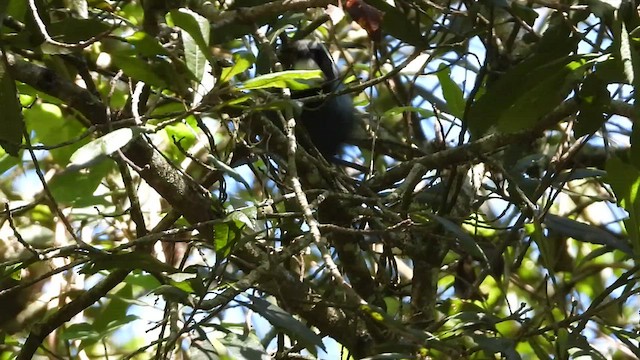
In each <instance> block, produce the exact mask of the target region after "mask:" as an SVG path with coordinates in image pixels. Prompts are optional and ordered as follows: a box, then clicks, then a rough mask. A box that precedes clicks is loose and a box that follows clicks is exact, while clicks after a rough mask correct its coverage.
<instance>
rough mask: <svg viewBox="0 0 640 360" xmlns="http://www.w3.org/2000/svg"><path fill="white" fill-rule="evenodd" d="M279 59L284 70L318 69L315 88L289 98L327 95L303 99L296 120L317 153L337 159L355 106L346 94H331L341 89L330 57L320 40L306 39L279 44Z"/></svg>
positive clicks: (352, 118)
mask: <svg viewBox="0 0 640 360" xmlns="http://www.w3.org/2000/svg"><path fill="white" fill-rule="evenodd" d="M279 58H280V61H281V63H282V64H283V66H284V67H285V68H287V69H294V70H317V69H320V70H321V71H322V74H323V75H324V82H323V83H322V85H321V86H320V87H319V88H312V89H306V90H298V91H292V93H291V97H292V98H293V99H301V98H305V97H310V96H315V95H319V94H326V95H328V96H327V97H326V98H324V99H322V100H318V101H311V102H305V103H304V104H303V106H302V111H301V112H300V115H299V116H298V118H297V120H299V121H300V122H301V123H302V126H303V127H304V128H305V129H306V131H307V133H308V134H309V138H310V140H311V142H312V143H313V145H315V147H316V148H317V149H318V151H319V152H320V154H322V156H324V158H325V159H327V160H328V161H330V162H334V163H337V162H339V159H337V157H336V155H338V153H339V152H340V150H341V147H342V145H343V144H344V143H345V141H346V140H347V139H348V138H349V136H350V134H351V132H352V131H353V128H354V124H355V108H354V106H353V101H352V99H351V97H350V96H349V94H343V95H337V96H336V95H332V94H333V93H335V92H338V91H341V90H343V89H344V88H345V87H344V85H343V84H342V83H341V82H340V79H339V74H338V69H337V67H336V64H335V62H334V61H333V58H332V57H331V55H330V54H329V52H328V51H327V49H326V47H325V46H324V45H323V44H322V43H320V42H318V41H315V40H306V39H305V40H296V41H292V42H289V43H286V44H283V46H282V47H281V49H280V55H279Z"/></svg>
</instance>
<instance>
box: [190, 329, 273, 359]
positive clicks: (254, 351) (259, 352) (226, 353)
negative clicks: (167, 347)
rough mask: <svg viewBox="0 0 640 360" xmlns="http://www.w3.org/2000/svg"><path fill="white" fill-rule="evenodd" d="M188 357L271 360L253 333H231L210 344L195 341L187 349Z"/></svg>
mask: <svg viewBox="0 0 640 360" xmlns="http://www.w3.org/2000/svg"><path fill="white" fill-rule="evenodd" d="M213 342H215V343H213ZM189 356H190V357H189V358H190V359H193V360H232V359H246V360H269V359H271V356H270V355H269V354H268V353H267V352H266V351H265V349H264V347H263V346H262V344H260V340H259V339H258V338H257V337H256V336H255V335H254V334H253V333H248V334H247V335H238V334H235V333H232V332H230V333H228V334H227V335H226V336H225V337H224V338H222V339H213V340H212V342H204V341H195V342H194V345H192V346H190V347H189Z"/></svg>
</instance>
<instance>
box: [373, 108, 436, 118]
mask: <svg viewBox="0 0 640 360" xmlns="http://www.w3.org/2000/svg"><path fill="white" fill-rule="evenodd" d="M407 111H411V112H416V113H418V114H419V115H420V116H422V117H423V118H425V119H426V118H429V117H432V116H433V111H431V110H427V109H424V108H420V107H415V106H396V107H393V108H391V109H389V110H387V111H385V112H384V115H383V117H387V116H394V115H400V114H403V113H405V112H407Z"/></svg>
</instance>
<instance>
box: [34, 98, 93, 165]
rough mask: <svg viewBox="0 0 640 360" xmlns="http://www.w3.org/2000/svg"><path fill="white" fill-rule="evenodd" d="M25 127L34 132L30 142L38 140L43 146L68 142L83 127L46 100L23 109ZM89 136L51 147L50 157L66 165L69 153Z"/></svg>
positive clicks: (85, 142) (86, 140)
mask: <svg viewBox="0 0 640 360" xmlns="http://www.w3.org/2000/svg"><path fill="white" fill-rule="evenodd" d="M23 114H24V120H25V123H26V124H27V128H28V129H29V130H30V132H32V133H33V134H34V138H33V139H32V140H31V142H32V143H33V142H35V141H37V142H39V143H42V144H43V145H45V146H54V145H59V144H61V143H64V142H68V141H69V140H70V139H73V138H75V137H76V136H78V134H80V133H82V131H83V130H84V127H83V126H82V125H81V124H80V123H79V122H78V121H76V120H75V119H73V118H71V117H68V116H65V114H64V113H63V111H62V108H61V107H59V106H56V105H53V104H51V103H48V102H43V103H36V104H33V105H32V106H30V107H29V108H25V109H24V110H23ZM90 139H91V138H90V137H86V138H84V139H82V140H79V141H76V142H74V143H72V144H69V145H66V146H63V147H59V148H56V149H51V150H49V152H50V153H51V157H52V158H53V160H54V161H55V162H56V163H57V164H58V165H60V166H67V164H68V163H69V159H70V158H71V155H72V154H73V153H74V152H75V151H76V150H78V149H79V148H80V147H81V146H82V145H84V144H87V143H88V142H89V141H90Z"/></svg>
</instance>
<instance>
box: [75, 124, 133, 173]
mask: <svg viewBox="0 0 640 360" xmlns="http://www.w3.org/2000/svg"><path fill="white" fill-rule="evenodd" d="M141 132H142V129H141V128H138V127H131V128H122V129H117V130H114V131H112V132H110V133H108V134H106V135H104V136H101V137H99V138H97V139H95V140H93V141H91V142H90V143H88V144H86V145H84V146H83V147H81V148H80V149H78V150H76V151H75V152H74V153H73V155H71V159H70V164H69V166H68V167H67V169H68V170H79V169H84V168H86V167H89V166H91V165H93V164H95V163H97V162H99V161H101V160H103V159H104V158H106V157H107V156H109V155H111V154H113V153H114V152H116V151H118V150H119V149H121V148H123V147H124V146H126V145H127V144H129V143H130V142H131V141H132V140H133V139H135V137H136V136H138V135H139V134H140V133H141Z"/></svg>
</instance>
